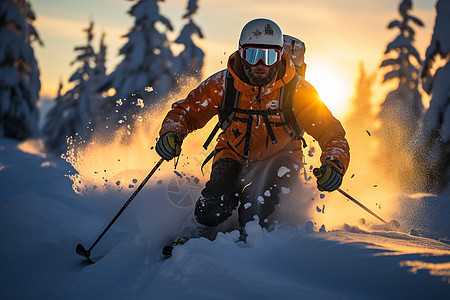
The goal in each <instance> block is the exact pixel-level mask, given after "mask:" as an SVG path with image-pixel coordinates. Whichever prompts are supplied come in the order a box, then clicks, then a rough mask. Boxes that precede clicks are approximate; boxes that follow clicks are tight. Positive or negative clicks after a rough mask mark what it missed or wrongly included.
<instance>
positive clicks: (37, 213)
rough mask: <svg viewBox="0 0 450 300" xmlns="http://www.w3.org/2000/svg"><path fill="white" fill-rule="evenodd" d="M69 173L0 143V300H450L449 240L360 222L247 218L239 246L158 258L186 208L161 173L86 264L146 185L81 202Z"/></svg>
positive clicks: (196, 245) (227, 240)
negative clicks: (87, 253)
mask: <svg viewBox="0 0 450 300" xmlns="http://www.w3.org/2000/svg"><path fill="white" fill-rule="evenodd" d="M25 146H26V145H22V146H21V148H22V149H25V148H27V147H25ZM31 148H32V147H31ZM31 148H30V147H28V151H29V149H31ZM169 167H170V166H169ZM73 173H74V170H73V169H72V167H71V166H70V165H69V164H68V163H66V162H65V161H64V160H62V159H57V158H49V157H45V155H43V154H39V153H37V154H30V153H26V152H23V151H21V150H19V149H18V145H17V143H16V142H14V141H12V140H8V139H1V140H0V189H1V197H0V238H1V241H2V247H1V249H0V282H1V288H0V299H407V298H408V299H446V298H448V295H449V293H450V246H449V245H447V244H445V243H441V242H439V241H437V240H432V239H427V238H422V237H416V236H411V235H409V234H406V233H401V232H388V231H370V230H369V229H368V228H367V227H363V226H360V228H358V227H351V226H350V227H346V229H344V230H335V231H331V232H318V230H317V228H314V230H313V229H312V227H311V226H310V227H304V226H302V225H298V226H294V227H288V226H283V225H280V226H279V227H278V228H276V229H275V230H274V231H272V232H270V233H268V232H266V231H265V230H261V228H260V227H259V226H257V225H256V224H252V223H251V224H248V227H247V229H248V232H249V238H248V243H247V244H244V243H242V242H236V240H237V236H238V235H237V232H235V231H234V232H231V233H226V234H220V235H219V236H218V238H217V239H216V240H215V241H213V242H211V241H209V240H206V239H194V240H190V241H189V242H188V243H187V244H185V245H183V246H180V247H178V248H176V249H175V250H174V255H173V257H172V258H170V259H168V260H163V259H162V257H161V255H160V250H161V247H162V245H164V243H165V242H167V241H168V239H170V238H171V237H173V235H175V234H176V230H177V228H176V227H177V225H178V224H179V223H180V222H181V220H182V219H183V218H185V217H186V215H187V214H188V212H189V205H178V206H174V205H173V203H170V201H168V200H167V197H166V196H165V194H166V193H167V184H169V183H168V182H169V181H167V180H161V179H160V178H155V180H151V181H150V182H149V183H148V185H147V186H146V187H145V188H144V189H143V190H142V191H141V193H140V194H139V195H138V196H137V197H136V199H135V200H134V202H132V204H131V205H130V206H129V207H128V208H127V210H126V211H125V213H124V214H123V216H122V217H121V218H120V219H119V221H118V222H117V223H116V224H114V226H113V227H112V228H111V230H110V231H109V232H108V233H107V235H106V236H105V237H104V238H103V239H102V241H101V242H100V243H99V244H98V246H97V247H96V248H95V249H94V251H93V252H94V253H93V256H95V255H100V254H106V255H105V256H104V257H103V259H101V260H100V261H99V262H97V263H96V264H94V265H90V264H87V263H85V262H84V261H83V259H82V258H81V257H80V256H78V255H77V254H76V253H75V246H76V244H77V243H79V242H82V243H83V244H84V245H85V246H86V247H88V246H90V244H91V243H92V242H93V241H94V240H95V238H96V237H97V236H98V234H99V233H100V232H101V230H102V229H103V228H104V226H105V225H106V224H107V223H108V222H109V221H110V220H111V218H112V217H113V216H114V214H115V213H116V212H117V211H118V210H119V209H120V207H121V206H122V204H123V203H124V202H125V201H126V199H127V198H128V197H129V196H130V195H131V193H132V191H133V189H134V188H135V187H136V186H137V185H138V184H139V183H138V182H137V183H136V182H133V183H134V185H133V184H130V186H128V184H126V185H125V186H127V188H124V189H116V190H109V191H106V192H105V191H100V190H99V191H97V192H95V191H92V192H90V193H87V194H84V195H79V194H76V193H75V192H74V191H73V189H72V181H71V180H70V178H68V177H67V176H66V175H68V174H73ZM173 176H175V177H176V176H177V175H176V174H173ZM159 180H161V181H159ZM158 181H159V183H158ZM199 185H200V186H201V183H200V184H199ZM179 204H180V203H179ZM441 222H445V223H446V224H448V219H447V220H441Z"/></svg>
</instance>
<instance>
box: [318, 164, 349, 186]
mask: <svg viewBox="0 0 450 300" xmlns="http://www.w3.org/2000/svg"><path fill="white" fill-rule="evenodd" d="M320 174H321V176H319V177H317V188H318V189H319V191H322V192H323V191H327V192H332V191H334V190H337V189H338V188H339V187H340V186H341V184H342V176H343V175H342V172H341V171H340V170H339V169H338V168H336V167H335V166H333V165H331V164H327V163H324V164H323V165H322V166H321V167H320Z"/></svg>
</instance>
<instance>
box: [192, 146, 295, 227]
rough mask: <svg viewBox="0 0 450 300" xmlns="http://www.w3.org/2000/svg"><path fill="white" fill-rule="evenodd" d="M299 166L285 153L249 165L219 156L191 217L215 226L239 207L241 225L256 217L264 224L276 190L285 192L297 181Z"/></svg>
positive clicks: (276, 199) (278, 193)
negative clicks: (193, 215)
mask: <svg viewBox="0 0 450 300" xmlns="http://www.w3.org/2000/svg"><path fill="white" fill-rule="evenodd" d="M295 154H297V155H298V153H295ZM301 167H302V164H301V162H300V161H299V160H297V159H295V158H294V157H293V155H292V154H289V153H288V152H286V153H283V154H279V155H276V156H274V157H272V158H269V159H267V160H264V161H259V162H256V163H253V164H252V165H247V164H240V163H238V162H237V161H235V160H233V159H231V158H224V159H220V160H218V161H217V162H215V163H214V164H213V166H212V170H211V177H210V180H209V181H208V182H207V183H206V185H205V188H204V189H203V190H202V193H201V197H200V199H199V200H198V201H197V203H196V205H195V217H196V219H197V221H198V222H199V223H200V224H202V225H205V226H210V227H216V226H218V225H219V224H221V223H223V222H224V221H226V220H227V219H228V218H229V217H230V216H231V215H232V214H233V211H234V210H235V209H236V208H238V206H239V208H238V216H239V224H240V225H241V226H244V225H245V224H246V223H247V222H249V221H253V220H256V219H257V220H259V224H260V225H261V227H267V226H268V225H269V220H268V217H269V216H270V215H271V214H272V213H273V212H274V211H275V207H276V205H277V204H278V203H279V195H280V193H284V194H287V193H289V192H290V189H291V188H292V187H293V184H295V183H298V182H299V173H300V168H301Z"/></svg>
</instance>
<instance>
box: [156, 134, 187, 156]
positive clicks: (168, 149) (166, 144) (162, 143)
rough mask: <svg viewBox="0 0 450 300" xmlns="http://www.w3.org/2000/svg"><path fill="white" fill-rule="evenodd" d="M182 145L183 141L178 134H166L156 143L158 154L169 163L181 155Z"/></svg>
mask: <svg viewBox="0 0 450 300" xmlns="http://www.w3.org/2000/svg"><path fill="white" fill-rule="evenodd" d="M182 143H183V139H182V138H180V137H179V136H178V134H177V133H176V132H173V131H170V132H166V133H164V134H163V135H162V136H161V137H160V138H159V140H158V142H156V152H157V153H158V154H159V156H161V157H162V158H164V159H165V160H167V161H169V160H171V159H172V158H174V157H177V156H178V155H180V153H181V144H182Z"/></svg>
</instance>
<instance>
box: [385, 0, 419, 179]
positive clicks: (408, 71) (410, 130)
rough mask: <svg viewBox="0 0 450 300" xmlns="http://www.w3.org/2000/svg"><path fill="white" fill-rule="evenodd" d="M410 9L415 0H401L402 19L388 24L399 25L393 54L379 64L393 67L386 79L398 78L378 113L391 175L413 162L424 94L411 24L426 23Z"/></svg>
mask: <svg viewBox="0 0 450 300" xmlns="http://www.w3.org/2000/svg"><path fill="white" fill-rule="evenodd" d="M410 10H412V1H411V0H402V1H401V3H400V5H399V13H400V16H401V19H400V20H394V21H392V22H391V23H389V25H388V28H389V29H393V28H396V29H398V30H399V31H400V33H399V35H398V36H397V37H396V38H395V39H394V40H393V41H392V42H390V43H389V44H388V45H387V48H386V51H385V54H386V55H388V54H392V55H391V56H390V57H388V58H386V59H385V60H384V61H383V62H382V63H381V66H380V67H381V68H384V67H389V68H390V70H389V71H388V72H387V73H386V74H385V75H384V80H383V82H387V81H391V80H396V81H398V86H397V88H396V89H395V90H393V91H391V92H389V93H388V95H387V96H386V99H385V101H384V102H383V103H382V104H381V109H380V112H379V114H378V118H379V120H380V121H381V127H380V128H379V129H378V130H377V132H376V135H377V136H378V138H379V141H380V149H379V155H380V158H381V160H384V158H386V157H389V164H388V165H387V164H385V165H384V166H385V167H386V171H387V172H388V173H389V174H391V175H393V174H394V173H395V171H394V170H398V171H399V172H404V171H405V169H406V166H408V165H410V164H411V157H410V148H409V145H410V142H411V140H412V138H413V136H414V133H415V132H416V131H417V130H418V126H419V121H420V117H421V115H422V113H423V104H422V96H421V94H420V92H419V90H418V85H419V68H420V64H421V59H420V55H419V53H418V51H417V50H416V48H415V47H414V46H413V42H414V36H415V31H414V29H413V28H412V27H411V24H410V23H411V22H412V23H414V24H416V25H417V26H423V23H422V21H421V20H419V19H418V18H416V17H414V16H412V15H410V14H409V11H410ZM398 175H399V176H401V174H398ZM402 184H403V183H402Z"/></svg>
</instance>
